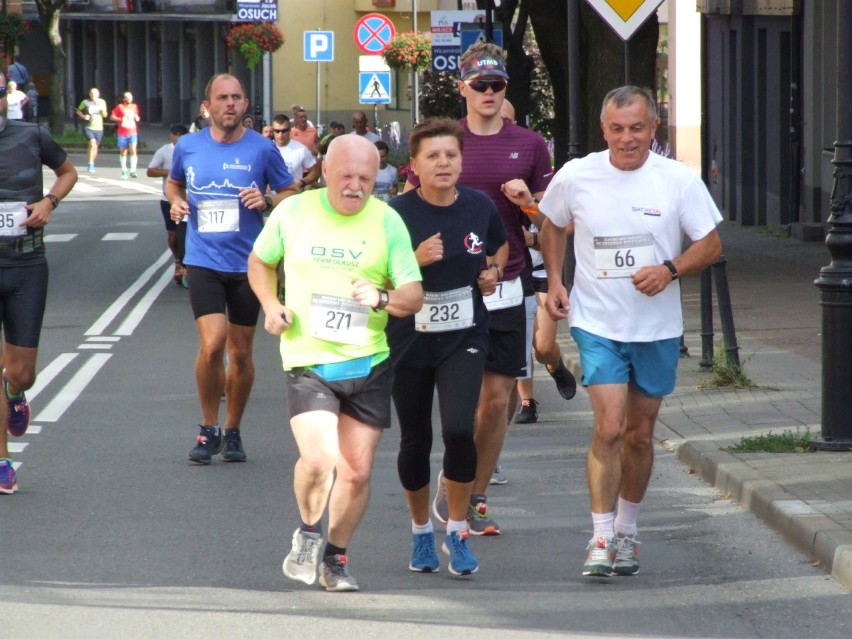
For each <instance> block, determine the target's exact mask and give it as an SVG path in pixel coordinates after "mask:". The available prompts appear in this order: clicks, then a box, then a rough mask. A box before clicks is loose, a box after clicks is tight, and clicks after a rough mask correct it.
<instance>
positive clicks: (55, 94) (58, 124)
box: [35, 0, 67, 135]
mask: <svg viewBox="0 0 852 639" xmlns="http://www.w3.org/2000/svg"><path fill="white" fill-rule="evenodd" d="M35 4H36V8H37V9H38V17H39V23H38V24H39V27H40V28H41V30H42V31H43V32H44V34H45V36H47V41H48V42H49V43H50V120H49V122H50V131H51V133H53V134H54V135H61V134H62V132H63V131H64V130H65V93H64V90H65V61H66V56H65V51H63V50H62V34H61V33H60V32H59V14H60V13H61V12H62V9H64V8H65V5H66V4H67V0H35Z"/></svg>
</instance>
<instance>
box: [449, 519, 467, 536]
mask: <svg viewBox="0 0 852 639" xmlns="http://www.w3.org/2000/svg"><path fill="white" fill-rule="evenodd" d="M462 530H467V522H466V521H465V520H464V519H462V520H461V521H459V520H458V519H450V520H448V521H447V534H448V535H449V534H450V533H451V532H461V531H462Z"/></svg>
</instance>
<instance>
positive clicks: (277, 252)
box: [248, 136, 423, 591]
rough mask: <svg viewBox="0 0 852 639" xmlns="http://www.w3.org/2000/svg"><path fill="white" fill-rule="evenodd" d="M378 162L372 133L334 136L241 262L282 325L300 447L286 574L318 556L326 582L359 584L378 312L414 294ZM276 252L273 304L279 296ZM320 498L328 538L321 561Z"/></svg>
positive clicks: (384, 388) (385, 405) (374, 431)
mask: <svg viewBox="0 0 852 639" xmlns="http://www.w3.org/2000/svg"><path fill="white" fill-rule="evenodd" d="M378 168H379V154H378V151H377V150H376V147H375V146H374V145H373V144H372V143H370V142H369V141H367V140H365V139H363V138H361V137H358V136H340V137H339V138H336V139H335V140H334V141H333V142H332V143H331V145H330V146H329V151H328V155H327V156H326V160H325V166H324V167H323V173H324V176H325V179H326V182H327V184H328V188H327V189H321V190H315V191H308V192H306V193H303V194H302V195H299V196H296V197H293V198H289V200H288V201H286V202H283V203H282V204H281V205H279V206H277V207H276V208H275V209H274V211H273V212H272V214H271V216H270V217H269V220H268V221H267V223H266V225H265V226H264V228H263V230H262V231H261V233H260V235H259V236H258V238H257V240H256V241H255V244H254V250H253V251H252V253H251V255H250V256H249V263H248V274H249V283H250V284H251V287H252V289H253V290H254V292H255V294H256V295H257V298H258V300H259V301H260V304H261V306H262V307H263V312H264V314H265V316H266V319H265V322H264V326H265V327H266V330H267V331H268V332H269V333H272V334H273V335H281V356H282V360H283V364H284V370H285V371H286V373H287V387H288V400H289V406H290V427H291V428H292V430H293V435H294V437H295V439H296V444H297V445H298V447H299V454H300V458H299V460H298V461H297V462H296V468H295V472H294V490H295V493H296V501H297V503H298V506H299V514H300V516H301V523H300V525H299V527H298V528H296V531H295V532H294V533H293V548H292V550H291V551H290V554H288V555H287V557H286V558H285V560H284V565H283V570H284V574H285V575H286V576H287V577H289V578H290V579H294V580H296V581H302V582H304V583H307V584H312V583H314V582H315V581H316V579H317V568H319V582H320V584H321V585H322V586H324V587H325V588H326V590H331V591H347V590H358V584H357V582H356V581H355V579H354V578H353V577H352V576H351V575H350V574H349V572H348V569H347V566H346V563H347V555H346V547H347V545H348V544H349V541H350V540H351V538H352V535H353V533H354V532H355V528H356V527H357V525H358V523H359V522H360V521H361V518H362V516H363V514H364V512H365V510H366V508H367V502H368V501H369V496H370V472H371V470H372V466H373V456H374V454H375V450H376V446H377V445H378V443H379V439H380V437H381V434H382V431H383V430H384V429H386V428H388V427H389V426H390V421H391V409H390V404H391V387H392V384H393V372H392V371H391V367H390V362H389V360H388V356H389V348H388V343H387V340H386V338H385V332H384V328H385V324H386V323H387V314H388V313H390V314H391V315H394V316H397V317H405V316H407V315H411V314H413V313H416V312H417V311H418V310H420V307H421V306H422V304H423V288H422V286H421V284H420V281H421V275H420V268H419V267H418V265H417V258H416V257H415V256H414V251H413V250H412V248H411V239H410V237H409V234H408V231H407V230H406V227H405V224H404V223H403V222H402V219H401V218H400V217H399V215H398V214H397V213H396V212H395V211H394V210H393V209H391V208H390V207H388V206H387V205H386V204H385V203H383V202H380V201H379V200H376V199H375V198H372V197H370V195H369V194H370V193H371V192H372V190H373V184H374V183H375V180H376V174H377V172H378ZM281 260H283V262H284V274H285V278H286V282H287V286H286V299H285V301H284V303H283V304H282V303H281V302H279V300H278V296H277V288H278V286H277V284H278V276H277V271H276V266H277V264H278V262H279V261H281ZM386 282H390V284H391V285H392V286H393V289H392V290H387V289H386V288H385V286H386ZM326 504H328V511H329V523H328V537H327V540H328V541H327V544H326V546H325V550H324V552H323V556H322V560H321V561H320V560H319V550H320V546H321V545H322V529H321V519H322V516H323V513H324V511H325V506H326ZM318 564H319V565H318Z"/></svg>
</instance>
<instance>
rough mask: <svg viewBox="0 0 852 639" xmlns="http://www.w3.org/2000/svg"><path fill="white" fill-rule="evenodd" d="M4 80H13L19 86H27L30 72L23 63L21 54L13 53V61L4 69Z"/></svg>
mask: <svg viewBox="0 0 852 639" xmlns="http://www.w3.org/2000/svg"><path fill="white" fill-rule="evenodd" d="M6 81H7V82H14V83H15V84H17V85H18V86H19V87H25V86H27V82H29V81H30V72H29V71H28V70H27V67H25V66H24V65H23V63H22V62H21V56H20V55H18V54H16V55H15V61H14V62H13V63H12V64H10V65H9V68H8V69H7V70H6Z"/></svg>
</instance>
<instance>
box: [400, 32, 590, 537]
mask: <svg viewBox="0 0 852 639" xmlns="http://www.w3.org/2000/svg"><path fill="white" fill-rule="evenodd" d="M460 69H461V79H460V81H459V84H458V86H459V92H460V93H461V96H462V97H463V98H464V100H465V102H466V104H467V117H466V118H464V119H463V120H462V121H461V124H462V127H463V128H464V133H465V136H464V152H463V158H462V173H461V176H460V178H459V184H463V185H464V186H469V187H472V188H475V189H479V190H480V191H482V192H484V193H485V194H487V195H488V196H489V197H490V198H491V199H492V200H493V201H494V203H495V204H496V205H497V210H498V211H499V212H500V217H501V218H502V220H503V225H504V226H505V227H506V233H507V235H508V241H509V259H508V262H507V263H506V267H505V269H504V271H503V272H502V273H500V285H499V286H498V290H497V292H496V293H495V294H494V295H491V296H489V297H488V298H486V305H487V306H488V308H489V311H490V329H489V338H490V351H489V355H488V360H487V362H486V365H485V375H484V377H483V381H482V390H481V393H480V399H479V407H478V409H477V414H476V424H475V427H474V441H475V443H476V454H477V465H476V479H475V480H474V482H473V491H472V495H471V504H470V509H469V511H468V526H469V528H470V532H471V534H474V535H499V534H500V527H499V526H498V525H497V523H496V522H494V521H493V520H492V519H491V518H490V517H489V516H488V506H487V503H486V496H485V491H486V490H487V488H488V484H489V482H490V480H491V474H492V473H493V471H494V467H495V466H496V465H497V460H498V458H499V456H500V450H501V449H502V448H503V441H504V440H505V438H506V432H507V430H508V427H509V422H508V419H509V410H508V408H509V407H508V404H509V397H510V395H511V393H512V388H513V387H514V385H515V381H516V378H517V377H520V376H522V375H523V374H524V373H525V371H526V347H527V346H526V345H527V340H526V315H525V309H524V297H525V296H528V295H532V294H533V290H532V282H531V278H530V273H531V263H530V259H529V254H528V253H527V250H526V242H525V240H524V233H523V226H522V224H521V219H522V217H521V216H522V215H524V214H525V213H526V214H527V215H533V216H535V217H536V218H537V217H538V213H537V210H536V206H537V204H538V200H539V198H540V197H541V196H542V195H543V194H544V190H545V188H547V185H548V183H549V182H550V178H551V177H552V176H553V167H552V166H551V164H550V153H549V151H548V149H547V144H546V143H545V141H544V139H543V138H542V137H541V136H540V135H538V134H537V133H534V132H533V131H529V130H527V129H524V128H522V127H519V126H517V125H515V124H513V123H512V122H510V121H509V120H508V119H504V118H503V117H502V116H501V115H500V109H501V107H502V105H503V101H504V100H505V98H506V86H507V83H508V80H509V75H508V74H507V73H506V65H505V60H504V57H503V51H502V50H501V49H500V48H499V47H498V46H496V45H494V44H490V43H477V44H474V45H473V46H471V47H470V48H469V49H468V50H467V51H466V52H465V53H464V54H463V55H462V57H461V60H460ZM415 186H416V176H412V175H411V174H409V182H408V184H407V185H406V190H409V189H410V188H414V187H415ZM522 210H524V212H522ZM539 221H541V220H539ZM556 374H559V375H561V376H562V383H563V385H565V384H568V385H573V386H575V387H576V382H575V380H574V378H573V376H571V373H570V372H569V371H568V370H567V368H565V367H564V364H563V365H562V366H561V367H560V368H559V369H558V370H557V371H556ZM557 381H558V380H557ZM442 485H443V484H442V482H439V489H438V494H437V495H436V497H435V501H434V503H433V509H432V510H433V513H434V514H435V516H436V517H437V518H438V519H440V520H441V521H446V519H447V515H446V498H445V496H444V494H443V490H442Z"/></svg>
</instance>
